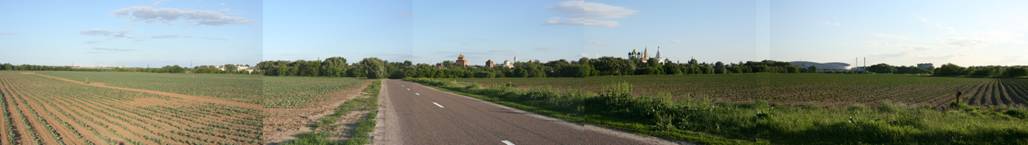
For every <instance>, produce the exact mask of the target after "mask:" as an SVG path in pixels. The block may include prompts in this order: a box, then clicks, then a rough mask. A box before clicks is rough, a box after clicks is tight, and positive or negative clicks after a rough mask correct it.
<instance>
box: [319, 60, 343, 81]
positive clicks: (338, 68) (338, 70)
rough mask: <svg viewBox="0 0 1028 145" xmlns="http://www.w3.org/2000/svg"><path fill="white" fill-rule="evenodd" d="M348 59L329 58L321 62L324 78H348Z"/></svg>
mask: <svg viewBox="0 0 1028 145" xmlns="http://www.w3.org/2000/svg"><path fill="white" fill-rule="evenodd" d="M347 66H348V65H347V64H346V58H343V57H329V58H326V59H325V61H322V62H321V66H320V70H321V75H322V76H332V77H342V76H346V69H347Z"/></svg>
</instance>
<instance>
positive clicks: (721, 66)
mask: <svg viewBox="0 0 1028 145" xmlns="http://www.w3.org/2000/svg"><path fill="white" fill-rule="evenodd" d="M714 73H715V74H725V73H728V68H727V67H726V66H725V63H722V62H721V61H718V62H715V63H714Z"/></svg>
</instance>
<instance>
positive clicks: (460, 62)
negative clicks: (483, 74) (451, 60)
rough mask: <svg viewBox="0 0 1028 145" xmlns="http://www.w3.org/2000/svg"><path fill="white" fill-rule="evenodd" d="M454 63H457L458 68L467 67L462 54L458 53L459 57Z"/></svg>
mask: <svg viewBox="0 0 1028 145" xmlns="http://www.w3.org/2000/svg"><path fill="white" fill-rule="evenodd" d="M456 63H457V65H460V66H468V61H467V60H464V53H460V55H458V56H457V62H456Z"/></svg>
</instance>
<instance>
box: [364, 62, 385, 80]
mask: <svg viewBox="0 0 1028 145" xmlns="http://www.w3.org/2000/svg"><path fill="white" fill-rule="evenodd" d="M359 64H360V66H361V68H360V69H363V71H362V72H364V74H365V75H367V77H368V78H370V79H378V78H385V77H386V66H385V61H382V60H381V59H378V58H374V57H371V58H365V59H364V60H361V61H360V63H359Z"/></svg>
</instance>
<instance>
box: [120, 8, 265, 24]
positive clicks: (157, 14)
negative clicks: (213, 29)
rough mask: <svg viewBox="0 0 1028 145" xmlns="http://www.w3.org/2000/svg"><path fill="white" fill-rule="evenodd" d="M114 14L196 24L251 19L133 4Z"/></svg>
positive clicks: (212, 12) (138, 18)
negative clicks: (180, 20)
mask: <svg viewBox="0 0 1028 145" xmlns="http://www.w3.org/2000/svg"><path fill="white" fill-rule="evenodd" d="M114 15H117V16H127V17H130V18H132V19H135V20H140V21H143V22H164V23H169V22H173V21H177V20H179V19H182V20H184V21H190V22H192V23H194V24H197V25H210V26H218V25H227V24H248V23H251V22H252V21H251V20H250V19H246V18H243V17H240V16H233V15H229V14H226V13H224V12H220V11H207V10H193V9H179V8H158V7H151V6H133V7H128V8H123V9H120V10H117V11H114Z"/></svg>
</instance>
